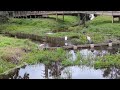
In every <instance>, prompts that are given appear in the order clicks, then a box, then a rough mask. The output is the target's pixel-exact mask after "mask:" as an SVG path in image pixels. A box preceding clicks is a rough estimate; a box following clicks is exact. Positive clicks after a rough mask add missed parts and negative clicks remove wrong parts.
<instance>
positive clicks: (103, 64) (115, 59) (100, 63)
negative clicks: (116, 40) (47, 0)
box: [94, 53, 120, 68]
mask: <svg viewBox="0 0 120 90" xmlns="http://www.w3.org/2000/svg"><path fill="white" fill-rule="evenodd" d="M94 66H95V68H108V67H112V66H114V67H120V53H118V54H114V55H110V54H108V55H106V56H104V57H100V58H98V60H97V61H96V62H95V63H94Z"/></svg>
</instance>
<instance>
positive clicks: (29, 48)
mask: <svg viewBox="0 0 120 90" xmlns="http://www.w3.org/2000/svg"><path fill="white" fill-rule="evenodd" d="M50 17H52V18H44V19H43V18H39V19H15V18H10V19H9V22H7V23H3V24H1V25H0V33H4V32H10V33H19V32H21V33H25V34H34V35H39V36H46V33H48V32H54V34H50V35H48V36H50V37H54V36H55V37H64V36H68V37H69V38H70V40H71V42H72V43H74V44H85V43H86V42H87V40H86V35H89V36H90V37H91V38H92V40H93V42H94V43H102V42H107V41H108V40H109V39H112V40H114V41H116V40H117V39H119V37H120V23H113V24H112V23H111V19H112V17H110V16H98V17H96V18H95V19H93V20H92V21H89V22H87V24H86V26H87V27H83V26H82V25H80V26H74V25H75V24H76V23H78V18H77V17H75V16H65V21H64V22H63V21H62V16H59V19H58V21H57V22H56V20H55V19H54V17H55V16H50ZM83 32H86V34H83ZM0 53H1V54H0V73H3V72H4V71H6V70H8V69H10V68H13V67H16V66H18V65H21V64H22V63H23V62H27V63H28V64H34V63H39V62H42V63H44V64H50V63H51V62H55V61H60V62H61V63H62V65H63V66H71V65H81V64H82V65H92V66H93V65H94V67H95V68H104V67H110V66H113V65H115V66H120V61H119V60H120V54H119V53H118V54H115V55H109V54H108V55H106V56H104V57H99V58H96V59H95V60H93V59H90V58H83V57H82V55H81V54H80V53H79V52H77V59H76V60H75V61H72V60H70V59H69V58H70V56H69V55H68V56H67V55H66V53H67V51H65V50H63V49H61V48H59V49H57V50H50V51H49V50H38V45H37V44H35V43H33V42H31V41H30V40H29V39H16V38H8V37H5V36H1V35H0ZM88 59H89V60H88ZM90 60H91V61H92V60H93V61H94V62H90Z"/></svg>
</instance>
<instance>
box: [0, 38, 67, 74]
mask: <svg viewBox="0 0 120 90" xmlns="http://www.w3.org/2000/svg"><path fill="white" fill-rule="evenodd" d="M0 53H1V54H0V73H3V72H5V71H7V70H9V69H11V68H14V67H16V66H18V65H21V64H23V62H26V63H28V64H35V63H40V62H41V63H44V64H50V63H51V62H54V61H63V60H65V59H66V58H67V57H66V51H65V50H63V49H61V48H58V49H56V50H52V51H49V50H39V49H38V45H37V44H35V43H33V42H31V41H30V40H28V39H15V38H8V37H4V36H0Z"/></svg>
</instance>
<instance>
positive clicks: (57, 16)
mask: <svg viewBox="0 0 120 90" xmlns="http://www.w3.org/2000/svg"><path fill="white" fill-rule="evenodd" d="M57 20H58V14H57V13H56V21H57Z"/></svg>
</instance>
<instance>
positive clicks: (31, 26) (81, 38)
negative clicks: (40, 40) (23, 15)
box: [0, 15, 120, 44]
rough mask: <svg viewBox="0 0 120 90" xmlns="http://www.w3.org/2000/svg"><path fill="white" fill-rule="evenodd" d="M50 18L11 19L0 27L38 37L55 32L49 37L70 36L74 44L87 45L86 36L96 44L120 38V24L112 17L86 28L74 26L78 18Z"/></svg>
mask: <svg viewBox="0 0 120 90" xmlns="http://www.w3.org/2000/svg"><path fill="white" fill-rule="evenodd" d="M49 17H50V18H39V19H15V18H10V19H9V23H5V24H1V25H0V32H1V33H4V32H10V33H19V32H21V33H25V34H34V35H38V36H46V33H48V32H53V34H50V35H47V36H50V37H64V36H68V37H69V38H70V40H71V42H72V43H73V44H86V42H87V40H86V35H89V36H90V37H91V38H92V40H93V42H94V43H102V42H107V41H108V40H109V39H112V40H113V41H116V40H117V39H119V37H120V24H119V23H113V24H112V23H111V20H112V17H111V16H98V17H96V18H95V19H93V20H92V21H89V22H87V24H86V27H83V26H82V25H80V26H74V25H76V24H77V23H78V21H79V20H78V17H76V16H69V15H65V21H64V22H63V21H62V16H61V15H60V16H58V18H59V19H58V21H56V19H55V16H54V15H50V16H49ZM33 31H34V32H33ZM83 32H86V34H85V35H84V34H83ZM75 37H77V38H75Z"/></svg>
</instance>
